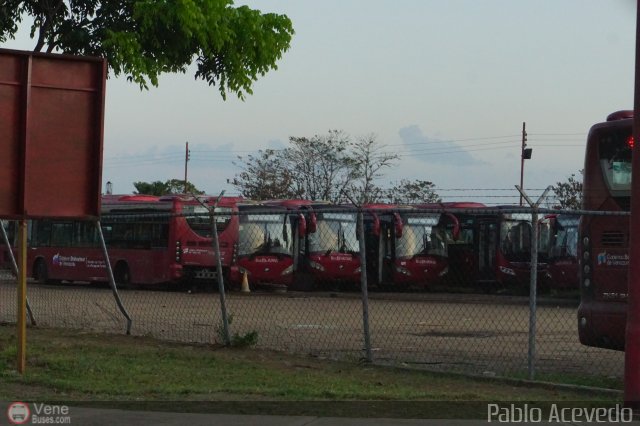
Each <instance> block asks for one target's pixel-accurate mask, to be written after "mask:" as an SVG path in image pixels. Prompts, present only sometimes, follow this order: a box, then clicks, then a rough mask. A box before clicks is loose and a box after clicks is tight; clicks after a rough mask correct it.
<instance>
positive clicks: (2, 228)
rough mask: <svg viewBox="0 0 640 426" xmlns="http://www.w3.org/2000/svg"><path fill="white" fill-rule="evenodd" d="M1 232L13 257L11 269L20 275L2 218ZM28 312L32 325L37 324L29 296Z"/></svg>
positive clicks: (10, 255) (0, 223) (14, 273)
mask: <svg viewBox="0 0 640 426" xmlns="http://www.w3.org/2000/svg"><path fill="white" fill-rule="evenodd" d="M0 232H1V233H2V241H3V242H4V245H5V246H6V247H7V252H8V253H9V257H10V258H11V270H12V271H13V275H15V276H16V279H17V278H18V277H19V276H18V263H17V262H16V257H15V255H14V254H13V248H11V243H10V242H9V237H8V236H7V231H6V229H4V220H0ZM27 314H28V315H29V318H30V319H31V325H33V326H36V325H37V324H36V318H35V317H34V316H33V311H32V310H31V305H30V304H29V298H28V297H27Z"/></svg>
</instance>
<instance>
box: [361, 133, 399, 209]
mask: <svg viewBox="0 0 640 426" xmlns="http://www.w3.org/2000/svg"><path fill="white" fill-rule="evenodd" d="M351 155H352V167H353V173H352V175H353V179H352V183H351V185H350V186H349V191H348V192H349V194H350V195H351V197H352V198H354V200H355V201H356V202H358V203H359V204H364V203H372V202H375V201H378V200H379V199H380V197H381V196H382V194H383V190H382V189H380V188H379V187H378V186H377V185H376V184H375V181H376V179H379V178H381V177H382V176H383V174H382V170H383V169H385V168H387V167H391V166H393V164H394V162H395V161H396V160H398V159H399V158H400V157H399V156H398V154H393V153H389V152H384V151H382V148H381V147H380V144H379V143H378V142H377V140H376V137H375V136H374V135H369V136H366V137H362V138H360V139H358V141H357V142H356V143H355V144H354V145H353V149H352V154H351Z"/></svg>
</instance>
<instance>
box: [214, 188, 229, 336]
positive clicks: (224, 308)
mask: <svg viewBox="0 0 640 426" xmlns="http://www.w3.org/2000/svg"><path fill="white" fill-rule="evenodd" d="M223 195H224V191H222V192H221V193H220V195H218V198H216V201H215V203H213V208H212V209H209V212H210V213H211V226H212V228H213V229H212V232H211V235H212V236H213V250H214V252H215V255H216V271H217V273H218V293H219V294H220V310H221V314H222V332H223V334H224V336H223V338H224V344H225V345H226V346H230V345H231V334H230V333H229V317H228V315H227V299H226V295H225V292H224V274H223V272H222V259H220V244H219V242H218V228H217V226H216V207H217V206H218V203H219V202H220V198H222V196H223Z"/></svg>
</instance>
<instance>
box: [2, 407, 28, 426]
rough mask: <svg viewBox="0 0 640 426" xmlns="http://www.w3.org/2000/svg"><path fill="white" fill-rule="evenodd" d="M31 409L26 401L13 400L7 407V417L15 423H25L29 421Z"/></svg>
mask: <svg viewBox="0 0 640 426" xmlns="http://www.w3.org/2000/svg"><path fill="white" fill-rule="evenodd" d="M30 417H31V410H29V405H28V404H25V403H24V402H13V403H11V404H10V405H9V407H8V408H7V419H9V422H10V423H11V424H14V425H23V424H26V423H27V422H28V421H29V418H30Z"/></svg>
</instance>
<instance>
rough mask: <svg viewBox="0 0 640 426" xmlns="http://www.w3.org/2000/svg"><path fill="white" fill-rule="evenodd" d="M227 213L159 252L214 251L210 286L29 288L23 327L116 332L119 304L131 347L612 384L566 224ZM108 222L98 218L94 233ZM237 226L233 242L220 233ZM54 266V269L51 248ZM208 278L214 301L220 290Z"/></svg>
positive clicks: (422, 214)
mask: <svg viewBox="0 0 640 426" xmlns="http://www.w3.org/2000/svg"><path fill="white" fill-rule="evenodd" d="M578 213H580V214H582V215H585V214H591V213H590V212H578ZM599 214H600V215H604V213H599ZM612 214H614V213H612ZM615 214H616V215H620V214H619V213H615ZM224 215H225V216H224V217H223V218H222V219H221V218H220V217H215V218H214V220H212V221H210V222H209V223H216V225H217V226H216V227H215V228H213V227H212V228H213V229H216V231H217V232H218V238H219V241H218V243H217V244H215V242H214V241H213V240H212V239H210V242H209V243H208V244H209V246H208V247H204V246H203V245H198V244H192V243H193V242H189V241H187V240H188V239H187V240H185V239H182V243H181V244H182V245H181V247H179V250H178V251H176V248H175V242H173V241H169V243H168V247H169V249H168V251H169V254H167V255H166V257H165V258H163V262H168V263H170V262H172V261H174V260H176V259H174V258H175V257H176V253H177V255H181V256H183V258H182V259H178V260H184V259H186V254H188V253H189V250H192V251H193V252H195V251H196V249H197V250H200V252H201V254H202V253H205V252H207V250H209V249H210V250H212V251H217V252H218V253H219V256H218V258H219V259H220V260H221V262H220V263H218V264H217V265H216V263H215V262H212V261H211V260H209V261H208V262H209V263H208V264H207V265H205V266H203V268H202V269H206V270H207V271H209V273H208V274H205V273H204V272H202V271H200V269H198V268H196V265H191V266H192V267H193V268H192V271H193V274H191V275H189V277H190V278H191V279H190V281H188V282H181V283H180V284H178V285H173V286H167V285H165V284H161V283H152V284H146V285H141V286H136V285H135V284H136V274H137V272H136V271H137V270H136V269H134V266H133V265H131V267H130V268H131V269H130V274H129V276H128V278H129V280H128V281H127V282H121V281H122V280H123V276H122V275H121V276H119V277H117V276H116V285H117V286H118V288H119V287H122V286H121V284H126V287H127V288H119V291H117V292H114V291H113V290H112V288H110V287H109V285H108V284H106V283H105V282H104V281H105V280H93V279H91V280H89V279H87V280H86V282H85V281H81V280H77V281H76V280H62V281H56V280H55V279H54V280H42V279H39V280H37V281H35V280H30V281H29V284H28V301H29V306H30V308H31V311H32V312H33V319H32V320H33V321H32V323H33V324H37V326H42V327H66V328H76V329H82V330H90V331H100V332H110V333H122V332H125V331H126V330H127V328H128V327H127V319H126V318H125V316H124V315H123V312H122V310H121V309H119V306H118V303H117V300H116V298H114V295H117V296H118V297H119V298H120V301H121V304H122V306H123V307H124V308H125V309H126V312H127V313H128V315H129V316H130V318H131V320H132V323H131V328H130V330H129V331H130V333H132V334H134V335H147V336H153V337H156V338H160V339H166V340H171V341H181V342H199V343H225V342H227V341H228V342H230V343H231V344H255V346H256V347H257V348H263V349H269V350H277V351H286V352H291V353H296V354H308V355H312V356H316V357H321V358H328V359H339V360H349V361H353V362H358V361H362V360H364V361H369V362H373V363H376V364H382V365H393V366H409V367H412V368H424V369H430V370H436V371H444V372H457V373H464V374H473V375H483V376H499V377H516V378H529V379H534V380H542V381H551V382H556V383H578V384H586V385H593V386H601V387H612V388H620V387H621V386H622V375H623V367H624V353H623V352H620V351H612V350H607V349H600V348H594V347H589V346H584V345H582V344H581V343H580V341H579V338H578V318H577V308H578V304H579V302H580V293H579V283H578V267H579V264H580V263H579V261H578V259H579V256H578V247H577V242H578V241H577V240H578V237H577V236H578V233H577V226H578V220H579V218H580V216H578V215H577V214H576V212H571V211H551V210H537V209H532V208H529V207H526V208H525V207H514V206H507V207H500V206H493V207H481V206H478V205H476V204H474V203H467V204H464V203H444V204H438V205H421V206H381V205H370V206H361V207H359V208H356V207H353V206H351V207H344V206H340V207H337V206H328V205H325V206H307V207H306V208H303V209H300V208H295V209H294V208H291V207H290V206H289V207H286V206H285V207H283V206H282V205H280V206H273V205H272V206H252V207H251V209H248V210H243V209H242V208H240V211H239V212H235V211H233V212H230V211H225V213H224ZM170 216H171V217H172V218H175V217H176V216H178V217H180V215H176V214H172V215H170ZM192 216H193V215H191V216H189V215H183V216H182V218H183V219H189V218H192V219H193V217H192ZM214 216H215V214H214ZM107 222H108V219H107V218H103V228H105V227H106V225H105V224H106V223H107ZM126 222H127V223H146V224H148V225H149V227H148V229H147V231H148V232H149V235H150V236H149V238H154V239H156V240H161V241H165V242H166V240H167V239H169V240H170V239H171V237H170V235H172V233H174V230H172V229H169V228H168V229H167V230H166V232H168V235H169V237H167V238H165V236H164V234H163V232H165V230H163V229H162V228H161V227H158V220H157V216H156V218H155V219H153V220H149V219H148V217H146V216H145V214H143V213H137V214H135V215H129V216H127V218H126ZM191 222H194V221H193V220H192V221H191ZM198 223H200V225H202V223H206V221H204V222H203V221H199V222H198ZM220 223H226V224H227V225H228V226H227V228H225V227H221V226H220ZM533 224H535V226H533ZM234 226H235V227H236V228H235V229H236V230H237V232H236V236H235V237H233V238H235V241H233V238H232V239H231V240H229V239H227V236H228V235H227V236H225V232H227V230H228V229H229V227H231V228H233V227H234ZM116 228H117V227H114V228H113V229H116ZM140 229H142V228H140ZM140 229H139V230H138V232H139V233H140V232H143V231H144V230H140ZM145 229H146V228H145ZM123 232H124V229H123ZM141 235H142V234H139V235H138V237H135V238H136V240H140V238H143V237H142V236H141ZM203 235H204V234H203ZM111 237H112V236H109V235H106V238H107V246H108V248H109V256H110V258H112V264H113V263H114V260H115V259H116V257H117V256H116V254H115V253H117V250H118V249H116V248H113V247H112V246H110V241H109V238H111ZM208 237H210V235H209V236H208ZM132 238H134V237H132ZM154 244H155V243H154ZM172 244H173V246H172ZM190 244H191V245H190ZM216 246H217V247H216ZM155 249H156V248H154V245H153V244H151V245H149V246H145V248H144V250H147V251H149V250H151V251H153V250H155ZM227 249H229V250H228V251H225V250H227ZM34 250H35V249H34ZM83 250H84V251H83V253H85V254H86V257H87V258H91V256H99V248H97V247H94V246H92V247H87V248H86V249H83ZM94 251H95V254H92V253H94ZM50 253H51V254H53V255H56V254H57V255H58V256H64V251H63V249H62V248H59V249H58V248H56V250H53V251H50ZM74 253H76V252H74ZM185 253H186V254H185ZM73 256H76V255H75V254H74V255H73ZM178 257H179V256H178ZM210 258H213V257H212V256H210ZM535 259H537V261H535ZM532 260H534V261H532ZM96 261H97V260H96ZM534 264H535V267H533V268H532V265H534ZM218 265H219V266H218ZM154 267H156V266H154V265H152V264H148V265H146V268H154ZM185 267H186V265H185ZM219 267H221V268H222V271H218V269H219ZM532 271H533V272H534V273H535V274H536V276H533V275H532ZM218 272H221V273H219V274H218ZM34 273H35V271H34ZM116 275H117V274H116ZM103 276H104V275H103ZM196 277H200V278H198V279H196ZM36 278H38V277H36ZM39 278H42V277H39ZM125 278H126V277H125ZM220 280H222V281H223V284H224V288H225V289H226V290H225V293H224V296H225V297H221V294H220V293H219V292H218V290H217V289H218V288H219V287H218V285H219V283H218V282H217V281H220ZM532 285H533V289H534V290H533V291H532V287H531V286H532ZM532 295H533V298H532ZM16 306H17V300H16V284H15V279H14V278H13V274H12V273H11V272H10V271H9V270H5V271H3V275H2V276H1V277H0V322H4V323H15V321H16ZM224 313H226V320H227V321H223V319H225V314H224Z"/></svg>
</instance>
